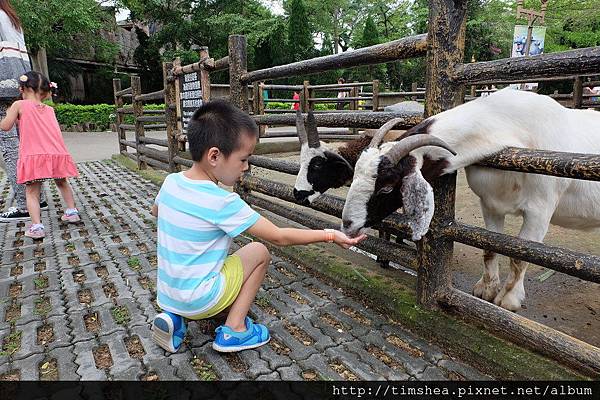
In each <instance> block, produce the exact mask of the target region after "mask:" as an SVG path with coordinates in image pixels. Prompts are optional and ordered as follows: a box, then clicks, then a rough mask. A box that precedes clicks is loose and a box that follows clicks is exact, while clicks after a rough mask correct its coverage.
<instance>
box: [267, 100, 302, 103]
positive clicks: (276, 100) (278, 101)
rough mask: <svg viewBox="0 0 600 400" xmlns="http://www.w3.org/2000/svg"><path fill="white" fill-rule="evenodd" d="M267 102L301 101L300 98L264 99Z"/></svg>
mask: <svg viewBox="0 0 600 400" xmlns="http://www.w3.org/2000/svg"><path fill="white" fill-rule="evenodd" d="M263 101H264V102H265V103H300V100H299V99H264V100H263Z"/></svg>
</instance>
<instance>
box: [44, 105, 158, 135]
mask: <svg viewBox="0 0 600 400" xmlns="http://www.w3.org/2000/svg"><path fill="white" fill-rule="evenodd" d="M49 105H50V106H52V107H53V108H54V112H55V114H56V119H57V120H58V123H59V124H60V125H62V126H63V127H64V128H65V129H67V130H70V129H74V127H75V126H76V125H88V127H89V128H90V130H96V131H105V130H108V129H110V124H111V123H113V122H115V115H116V107H115V106H114V105H113V104H93V105H85V106H82V105H77V104H68V103H66V104H54V103H49ZM164 108H165V106H164V104H145V105H144V110H163V109H164ZM124 123H126V124H133V123H134V121H133V115H132V114H126V115H125V118H124Z"/></svg>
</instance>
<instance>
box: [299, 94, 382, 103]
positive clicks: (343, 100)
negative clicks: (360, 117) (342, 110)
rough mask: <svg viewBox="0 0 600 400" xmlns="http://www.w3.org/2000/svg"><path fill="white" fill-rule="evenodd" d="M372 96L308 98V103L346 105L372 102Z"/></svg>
mask: <svg viewBox="0 0 600 400" xmlns="http://www.w3.org/2000/svg"><path fill="white" fill-rule="evenodd" d="M372 99H373V96H371V97H367V96H360V97H309V98H308V101H310V102H319V103H347V102H350V101H355V100H359V101H360V100H372Z"/></svg>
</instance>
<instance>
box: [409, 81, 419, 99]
mask: <svg viewBox="0 0 600 400" xmlns="http://www.w3.org/2000/svg"><path fill="white" fill-rule="evenodd" d="M418 90H419V84H418V83H417V82H413V83H411V85H410V91H411V92H416V91H418ZM410 99H411V100H414V101H417V99H418V96H417V95H416V94H415V95H413V96H411V98H410Z"/></svg>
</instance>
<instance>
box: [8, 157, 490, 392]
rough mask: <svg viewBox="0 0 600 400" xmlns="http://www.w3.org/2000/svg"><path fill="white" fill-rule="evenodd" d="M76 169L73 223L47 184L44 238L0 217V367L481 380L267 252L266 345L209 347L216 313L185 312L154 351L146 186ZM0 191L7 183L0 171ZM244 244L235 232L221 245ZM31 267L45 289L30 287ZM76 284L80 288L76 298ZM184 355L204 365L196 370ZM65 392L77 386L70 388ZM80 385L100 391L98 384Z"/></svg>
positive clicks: (262, 307) (114, 168)
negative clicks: (174, 334) (48, 330)
mask: <svg viewBox="0 0 600 400" xmlns="http://www.w3.org/2000/svg"><path fill="white" fill-rule="evenodd" d="M79 170H80V173H81V177H80V178H79V179H75V180H72V184H73V188H74V194H75V201H76V203H77V206H78V207H79V209H80V211H81V217H82V221H81V222H79V223H76V224H68V223H65V222H62V221H60V216H61V215H62V213H63V208H62V200H61V198H60V196H59V193H58V190H57V189H56V187H55V186H54V184H48V185H44V189H43V190H44V193H45V194H46V196H47V199H48V201H49V209H48V210H47V211H43V212H42V219H43V221H44V224H45V225H46V226H47V236H46V238H45V239H43V240H37V241H32V240H31V239H28V238H25V237H24V236H23V234H24V232H25V227H26V224H25V223H19V224H0V245H2V246H3V247H2V248H3V249H4V252H3V253H2V255H0V299H4V300H3V301H0V343H1V341H2V339H3V338H5V337H8V336H9V335H10V334H11V333H13V332H15V331H17V332H21V346H20V348H19V350H17V351H15V352H14V353H12V354H2V353H0V374H2V373H5V372H8V371H18V372H19V373H20V374H21V379H34V380H35V379H39V377H40V375H39V374H40V372H39V371H40V367H41V365H43V363H44V362H46V361H49V360H52V359H56V360H57V368H58V378H59V379H60V380H80V379H84V380H108V379H111V380H115V379H143V378H144V377H146V376H147V375H154V374H155V375H157V376H158V379H159V380H198V379H213V378H214V377H215V376H216V378H217V379H220V380H245V379H256V380H313V379H316V380H339V379H411V380H413V379H489V377H487V376H486V375H484V374H481V373H480V372H479V371H478V370H477V369H475V368H473V367H471V366H469V365H467V364H464V363H462V362H461V361H459V360H455V359H452V358H450V357H448V356H446V355H445V354H444V352H443V351H442V350H441V349H439V348H438V347H436V346H434V345H431V344H429V343H428V342H427V341H425V340H423V339H421V338H419V337H417V336H414V335H413V334H411V333H410V332H408V331H406V330H404V329H403V328H402V327H401V326H400V325H398V324H396V323H395V322H394V321H391V320H390V319H389V318H387V317H386V316H384V315H381V314H378V313H377V312H375V311H373V310H372V309H369V307H368V306H367V305H366V304H361V303H360V302H358V301H356V300H354V299H352V298H350V297H349V296H347V295H346V294H345V293H344V291H342V290H341V289H339V288H336V287H333V286H330V285H329V284H326V283H324V282H323V281H321V280H319V279H318V278H317V277H315V276H313V275H311V273H310V269H309V268H307V267H305V266H302V265H296V264H294V263H290V262H288V261H286V260H282V259H281V258H279V257H276V256H273V259H272V263H271V265H270V266H269V271H268V274H267V277H266V279H265V282H264V283H263V285H262V287H261V289H260V291H259V293H258V295H257V300H256V302H255V303H254V304H253V305H252V307H251V310H250V315H251V316H252V317H253V318H254V319H255V320H257V321H258V322H260V323H263V324H265V325H266V326H267V327H268V328H269V330H270V332H271V336H272V341H271V342H270V343H269V344H267V345H265V346H262V347H260V348H258V349H254V350H248V351H244V352H241V353H238V354H233V355H223V354H220V353H217V352H216V351H214V350H213V349H212V341H213V339H214V334H215V333H214V331H215V329H216V327H217V326H218V325H219V324H221V323H223V321H222V320H220V321H219V320H216V319H209V320H203V321H190V322H188V335H187V337H186V340H185V341H184V345H183V346H182V349H181V350H180V351H179V352H178V353H176V354H169V353H167V352H165V351H164V350H162V349H161V348H160V347H158V346H157V345H155V344H154V342H153V341H152V338H151V337H152V332H151V331H150V325H151V321H152V319H153V318H154V316H155V315H156V314H157V312H158V311H157V309H156V307H157V306H156V301H155V299H156V265H157V256H156V232H155V220H154V219H153V217H151V215H150V209H151V206H152V204H153V202H154V198H155V196H156V195H157V193H158V187H157V186H155V185H154V184H152V183H151V182H150V181H148V180H146V179H143V178H141V177H140V176H138V175H137V174H135V173H132V172H131V171H129V170H127V169H125V168H123V167H121V166H119V165H118V164H116V163H114V162H112V161H108V162H89V163H82V164H79ZM0 190H2V191H4V192H6V193H8V191H9V185H8V184H7V182H6V179H5V178H3V179H2V180H0ZM6 193H5V196H6ZM7 201H9V202H12V199H11V198H8V200H7ZM246 243H248V239H246V238H240V239H239V243H236V242H234V244H233V246H232V251H236V250H237V249H239V248H240V246H241V245H244V244H246ZM42 251H43V253H42ZM323 256H324V257H327V256H328V255H327V253H325V252H324V253H323ZM75 257H76V258H75ZM43 277H45V278H46V279H47V287H45V288H41V287H40V285H42V284H45V282H43V281H42V280H41V278H43ZM36 282H37V284H36ZM16 285H20V291H17V290H16V289H17V286H16ZM81 291H85V292H84V293H85V294H90V295H91V296H92V297H91V298H90V297H86V296H83V297H82V298H81V299H80V298H79V297H78V294H79V293H80V292H81ZM9 292H11V293H10V294H12V297H11V296H10V295H9ZM85 301H88V302H89V304H87V303H86V302H85ZM15 307H16V308H15ZM117 307H118V308H117ZM19 308H20V309H19ZM17 309H19V310H17ZM125 310H126V311H125ZM17 311H19V312H17ZM7 313H10V315H9V316H12V320H11V321H7V320H6V319H7V317H8V316H7ZM86 319H87V321H88V325H87V326H86V323H85V320H86ZM47 326H51V327H52V332H53V334H54V336H53V339H52V340H50V341H49V342H47V343H38V337H37V331H38V329H39V328H41V327H47ZM134 336H135V337H137V338H138V339H139V342H138V343H137V344H138V345H139V346H141V347H138V348H137V352H135V353H132V354H133V356H132V355H130V353H129V352H128V350H127V345H126V340H129V339H130V338H132V337H134ZM102 345H106V346H107V347H108V349H109V351H110V355H111V358H112V365H111V366H110V367H107V368H106V369H99V368H97V367H96V364H95V361H94V355H93V351H94V350H95V349H97V348H99V347H100V346H102ZM140 348H141V349H143V350H142V351H140ZM194 357H198V358H200V359H202V360H203V362H204V363H205V364H206V365H207V368H209V369H208V371H209V373H204V374H203V375H202V377H199V376H198V375H197V374H196V372H195V371H194V367H193V365H192V361H193V359H194ZM213 374H214V375H213ZM65 390H68V389H65ZM71 390H72V391H74V392H75V393H76V395H78V393H79V392H78V391H79V390H80V389H79V388H73V389H71ZM86 394H87V395H89V397H90V398H95V397H98V398H101V397H102V396H103V393H102V391H100V392H97V393H96V392H94V393H91V392H90V393H86ZM193 395H194V394H193V393H192V392H190V393H189V396H190V398H192V396H193Z"/></svg>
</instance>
